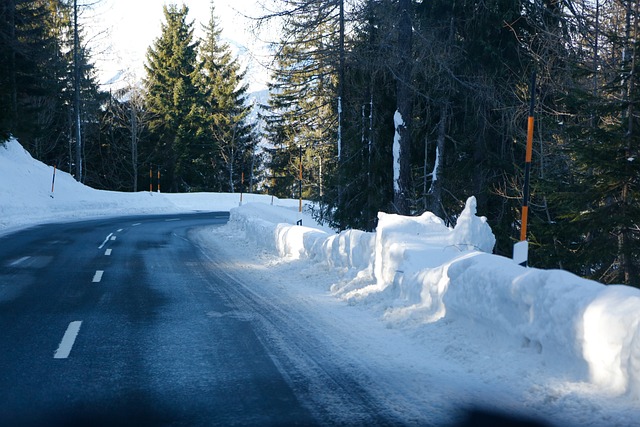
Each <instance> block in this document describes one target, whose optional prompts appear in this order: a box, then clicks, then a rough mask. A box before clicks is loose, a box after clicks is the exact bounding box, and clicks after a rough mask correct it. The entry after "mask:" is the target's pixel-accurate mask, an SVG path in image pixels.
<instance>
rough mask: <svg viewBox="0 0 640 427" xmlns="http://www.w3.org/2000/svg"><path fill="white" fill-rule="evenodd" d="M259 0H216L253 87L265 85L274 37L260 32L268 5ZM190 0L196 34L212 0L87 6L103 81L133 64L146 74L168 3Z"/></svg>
mask: <svg viewBox="0 0 640 427" xmlns="http://www.w3.org/2000/svg"><path fill="white" fill-rule="evenodd" d="M259 1H260V0H216V1H215V13H216V16H217V17H218V18H219V19H218V23H219V25H221V27H222V38H223V41H225V42H227V43H228V44H229V45H230V47H231V49H232V51H233V52H234V54H235V55H236V56H238V57H239V58H240V60H241V62H242V64H243V65H244V66H245V67H247V69H248V73H247V74H248V77H247V80H248V81H247V83H248V84H249V90H250V91H258V90H262V89H264V88H265V87H266V82H267V80H268V76H269V72H268V70H267V68H265V67H264V66H263V64H267V63H268V62H269V55H268V49H267V43H266V41H273V39H270V37H272V36H271V35H269V34H268V30H264V31H261V32H260V33H257V32H256V30H255V29H254V21H252V20H251V19H249V18H247V16H250V17H255V16H259V15H260V14H261V11H262V10H263V9H262V7H261V5H260V3H259ZM183 3H184V4H185V5H186V6H187V7H188V8H189V18H190V19H191V20H192V21H195V25H194V28H195V30H196V31H195V32H196V36H198V35H200V34H202V32H201V24H207V23H208V21H209V17H210V2H209V1H207V0H184V1H181V0H176V1H163V0H135V1H132V0H102V2H101V3H100V4H99V5H98V6H97V7H96V8H95V10H93V11H90V12H85V14H84V17H85V19H86V21H85V22H86V24H85V25H86V26H91V28H92V30H93V31H95V32H96V33H99V34H98V35H97V36H96V37H95V39H94V43H93V46H92V47H93V50H94V52H96V53H95V54H94V59H95V61H96V65H97V67H98V69H99V74H98V75H99V78H100V82H101V83H105V82H107V81H109V80H110V79H111V78H112V77H113V76H115V75H116V74H118V71H120V70H124V69H128V70H133V71H134V72H135V77H136V78H138V79H139V78H141V77H142V76H143V75H144V68H143V63H144V60H145V54H146V51H147V48H148V47H149V46H151V45H152V43H153V41H154V40H155V39H157V38H158V37H159V36H160V33H161V23H162V22H163V19H164V17H163V13H162V9H163V5H164V4H177V5H178V7H180V5H181V4H183Z"/></svg>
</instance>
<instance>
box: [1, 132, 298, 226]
mask: <svg viewBox="0 0 640 427" xmlns="http://www.w3.org/2000/svg"><path fill="white" fill-rule="evenodd" d="M0 171H1V172H2V174H1V177H2V179H1V180H0V233H6V232H8V231H10V230H13V229H16V228H19V227H24V226H28V225H32V224H36V223H43V222H50V221H61V220H64V221H69V220H73V219H81V218H90V217H98V216H105V215H109V216H115V215H134V214H170V213H179V212H192V211H203V210H206V211H228V210H229V209H231V208H232V207H235V206H238V204H239V203H240V195H239V194H220V193H198V194H165V193H152V192H148V191H141V192H137V193H122V192H114V191H100V190H95V189H93V188H90V187H87V186H85V185H82V184H80V183H78V182H77V181H76V180H75V179H74V178H73V177H72V176H71V175H69V174H68V173H66V172H62V171H60V170H57V171H56V172H55V182H54V180H53V177H54V175H53V174H54V169H53V167H52V166H47V165H45V164H43V163H41V162H38V161H36V160H34V159H33V158H32V157H31V155H30V154H29V153H28V152H27V151H26V150H25V149H24V148H23V147H22V146H21V145H20V143H19V142H18V141H16V140H15V139H10V140H9V141H7V142H6V143H4V144H2V143H0ZM52 188H53V191H52ZM250 201H253V202H258V201H259V202H263V203H267V204H268V203H275V204H277V205H280V206H283V205H284V206H292V205H294V204H295V206H297V203H298V202H297V201H287V200H278V199H276V198H271V197H270V196H265V195H257V194H244V195H243V202H250Z"/></svg>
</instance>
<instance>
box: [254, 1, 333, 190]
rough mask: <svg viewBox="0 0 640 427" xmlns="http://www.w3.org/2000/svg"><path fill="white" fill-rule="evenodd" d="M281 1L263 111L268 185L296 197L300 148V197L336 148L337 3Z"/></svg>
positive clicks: (325, 171)
mask: <svg viewBox="0 0 640 427" xmlns="http://www.w3.org/2000/svg"><path fill="white" fill-rule="evenodd" d="M284 6H285V10H284V11H283V12H282V13H280V14H279V15H280V17H281V19H283V20H284V23H283V25H282V26H283V34H282V36H281V42H280V43H279V45H278V49H277V53H276V57H275V70H274V72H273V82H272V84H271V85H270V99H269V102H268V106H265V107H266V108H265V109H264V110H265V111H264V112H263V118H264V119H265V121H266V123H267V124H266V129H265V137H266V139H267V141H268V142H269V143H270V144H271V147H270V148H268V149H267V152H268V154H269V157H270V158H269V160H268V167H269V169H270V173H271V179H270V182H269V184H268V186H269V188H270V189H272V191H274V194H276V195H278V196H282V197H292V196H295V197H297V195H298V177H299V171H300V149H301V148H302V152H303V153H302V163H303V165H302V166H303V182H302V185H303V197H306V198H313V199H318V198H319V196H320V192H321V191H320V189H321V183H322V182H325V181H326V182H328V181H329V180H328V179H327V176H330V175H331V173H332V171H333V170H334V169H335V167H336V163H337V162H336V160H337V154H338V153H337V138H338V134H337V131H338V123H337V118H338V114H337V74H338V73H337V70H338V59H337V58H338V57H339V48H338V39H339V37H338V36H339V32H338V26H339V21H338V19H339V4H338V2H334V1H328V0H327V1H320V2H318V1H311V0H287V1H286V2H284ZM343 154H344V153H343ZM321 172H322V173H321Z"/></svg>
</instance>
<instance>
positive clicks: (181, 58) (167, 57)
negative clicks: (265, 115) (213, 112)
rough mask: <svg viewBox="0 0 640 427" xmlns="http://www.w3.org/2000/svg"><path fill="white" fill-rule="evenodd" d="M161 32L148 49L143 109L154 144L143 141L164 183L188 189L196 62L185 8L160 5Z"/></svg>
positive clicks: (172, 188) (171, 188)
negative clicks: (145, 106)
mask: <svg viewBox="0 0 640 427" xmlns="http://www.w3.org/2000/svg"><path fill="white" fill-rule="evenodd" d="M163 10H164V18H165V22H163V24H162V34H161V36H160V37H159V38H158V39H156V40H155V42H154V44H153V46H152V47H150V48H149V50H148V51H147V63H146V64H145V69H146V73H147V77H146V79H145V86H146V89H147V98H146V101H147V109H148V111H149V112H150V114H151V119H150V123H149V130H150V132H151V134H152V140H153V141H154V144H153V145H152V146H149V147H147V150H149V151H150V153H152V159H153V160H152V161H153V163H154V164H156V165H157V166H158V168H160V169H162V170H163V171H164V173H163V177H164V178H163V185H162V187H163V188H167V189H169V191H179V190H186V191H188V190H190V189H191V186H192V185H191V182H190V181H191V177H190V176H189V173H190V169H191V164H192V161H193V158H194V153H193V150H194V149H195V148H196V147H194V141H195V137H196V136H195V132H196V130H197V129H198V114H197V113H198V112H197V103H198V99H197V97H198V95H199V93H198V89H197V82H198V73H199V69H198V62H197V46H198V43H197V42H195V41H194V37H193V23H192V22H191V23H188V22H187V14H188V11H189V10H188V8H187V7H186V6H184V5H183V6H182V8H181V9H178V8H177V7H176V6H175V5H170V6H164V9H163Z"/></svg>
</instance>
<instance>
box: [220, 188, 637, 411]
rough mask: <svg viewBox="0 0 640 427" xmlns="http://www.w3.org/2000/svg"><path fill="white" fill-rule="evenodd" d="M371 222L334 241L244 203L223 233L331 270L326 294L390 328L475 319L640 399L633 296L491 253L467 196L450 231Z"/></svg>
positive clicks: (418, 223)
mask: <svg viewBox="0 0 640 427" xmlns="http://www.w3.org/2000/svg"><path fill="white" fill-rule="evenodd" d="M298 215H300V214H298ZM298 218H299V217H298ZM378 218H379V222H378V228H377V230H376V232H374V233H366V232H362V231H358V230H347V231H343V232H341V233H339V234H336V233H333V232H331V231H330V230H327V229H322V228H321V227H310V226H297V225H293V224H295V221H296V213H295V212H293V211H292V210H290V209H285V208H280V207H275V206H268V205H262V204H247V205H244V206H240V207H238V208H234V209H232V210H231V218H230V226H232V227H236V228H238V229H241V230H243V231H244V232H245V234H246V236H247V238H248V239H249V240H251V241H253V242H254V243H255V244H257V245H261V246H263V247H264V248H265V249H267V250H270V251H272V252H275V253H277V254H279V255H280V256H281V257H284V258H287V259H292V260H295V259H309V260H311V261H314V262H318V263H323V264H326V265H328V266H330V267H331V268H334V269H337V270H338V271H340V272H341V273H342V275H343V277H344V278H345V280H344V281H343V282H342V283H338V284H335V285H334V286H333V287H332V291H333V292H334V293H335V294H336V295H337V296H339V297H341V298H344V299H346V300H349V301H351V302H365V303H367V304H370V305H371V306H372V307H377V308H378V309H379V310H380V311H381V312H382V317H383V318H384V320H385V321H386V322H388V323H389V324H390V325H391V326H394V327H412V326H415V325H419V324H422V325H424V324H429V323H434V322H439V321H454V320H455V321H457V322H472V323H473V325H474V326H476V327H477V325H482V326H483V327H485V328H486V329H487V330H491V331H495V332H497V333H498V334H500V335H501V336H502V337H504V338H503V339H505V340H508V341H509V342H510V343H511V344H512V345H514V346H525V347H530V348H531V349H532V350H533V351H537V352H538V353H540V354H541V355H543V356H546V357H549V358H550V360H556V359H558V358H560V359H562V360H564V361H565V362H564V363H565V364H566V366H567V367H571V369H572V375H575V376H576V380H577V381H590V382H592V383H594V384H595V385H597V386H598V387H602V388H604V389H606V390H608V391H610V392H612V393H615V394H618V395H621V394H628V395H630V396H631V397H633V398H636V399H640V290H638V289H635V288H631V287H628V286H604V285H602V284H599V283H597V282H593V281H589V280H585V279H582V278H580V277H578V276H576V275H573V274H571V273H568V272H566V271H562V270H540V269H535V268H525V267H521V266H519V265H517V264H515V263H514V262H513V261H512V260H511V259H508V258H504V257H500V256H497V255H491V254H490V252H491V251H492V249H493V246H494V244H495V237H494V236H493V233H492V232H491V229H490V227H489V225H488V224H487V222H486V219H485V218H483V217H478V216H477V215H476V202H475V199H474V198H470V199H469V200H468V201H467V203H466V207H465V209H464V211H463V212H462V213H461V214H460V216H459V218H458V222H457V224H456V226H455V227H453V228H449V227H446V226H445V225H444V222H443V221H442V220H440V218H438V217H436V216H435V215H433V214H431V213H428V212H427V213H425V214H423V215H421V216H419V217H404V216H399V215H391V214H384V213H380V214H379V216H378ZM305 224H313V221H311V220H310V218H308V217H307V218H305Z"/></svg>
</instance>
